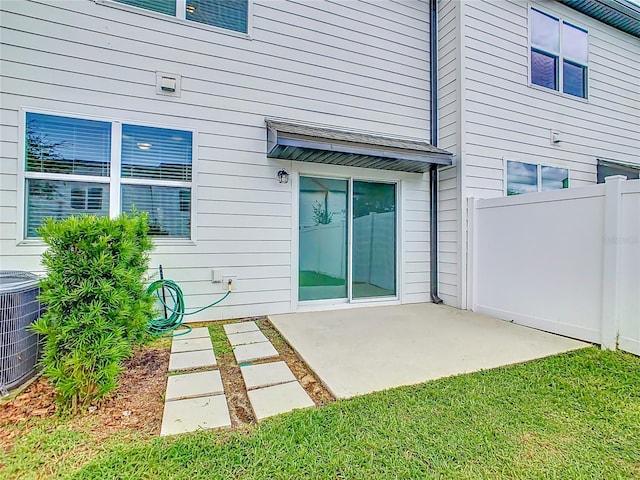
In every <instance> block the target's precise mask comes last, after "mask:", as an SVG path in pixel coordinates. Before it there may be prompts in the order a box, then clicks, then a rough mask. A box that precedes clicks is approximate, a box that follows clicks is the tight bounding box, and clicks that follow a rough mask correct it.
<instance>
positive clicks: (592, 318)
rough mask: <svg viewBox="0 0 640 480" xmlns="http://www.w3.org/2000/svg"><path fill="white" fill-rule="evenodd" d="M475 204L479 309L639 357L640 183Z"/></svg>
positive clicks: (473, 247) (475, 301)
mask: <svg viewBox="0 0 640 480" xmlns="http://www.w3.org/2000/svg"><path fill="white" fill-rule="evenodd" d="M468 208H469V278H468V282H469V285H468V288H469V292H470V299H471V305H472V310H474V311H476V312H479V313H484V314H487V315H491V316H494V317H497V318H501V319H504V320H509V321H513V322H515V323H519V324H521V325H527V326H530V327H534V328H538V329H540V330H545V331H548V332H553V333H558V334H561V335H566V336H569V337H573V338H578V339H581V340H585V341H589V342H594V343H599V344H601V345H602V346H603V348H610V349H615V348H621V349H623V350H626V351H629V352H632V353H634V354H636V355H640V180H631V181H626V180H624V177H609V178H607V179H606V183H605V184H601V185H593V186H589V187H583V188H573V189H565V190H556V191H549V192H540V193H532V194H527V195H517V196H510V197H503V198H493V199H481V200H480V199H474V198H470V199H469V203H468Z"/></svg>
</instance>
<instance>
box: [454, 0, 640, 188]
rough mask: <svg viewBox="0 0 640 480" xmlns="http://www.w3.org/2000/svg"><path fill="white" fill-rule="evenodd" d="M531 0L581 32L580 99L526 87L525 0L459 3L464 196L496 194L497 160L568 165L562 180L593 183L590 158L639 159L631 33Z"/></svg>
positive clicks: (637, 83) (636, 54)
mask: <svg viewBox="0 0 640 480" xmlns="http://www.w3.org/2000/svg"><path fill="white" fill-rule="evenodd" d="M530 4H531V5H532V6H535V7H536V8H539V9H541V10H543V11H545V12H547V13H549V14H551V15H555V16H558V17H560V18H563V19H567V20H569V21H571V22H572V23H574V24H575V25H577V26H580V27H582V28H585V29H587V30H588V32H589V81H588V85H589V90H588V97H589V98H588V99H587V100H582V99H578V98H575V97H571V96H569V95H564V94H559V93H557V92H554V91H552V90H548V89H545V88H537V87H532V86H529V80H528V69H529V50H528V15H529V13H528V9H529V4H528V3H527V2H524V1H520V0H500V1H488V0H476V1H471V2H466V3H465V6H464V10H463V11H464V21H463V22H464V40H463V44H464V59H463V62H464V63H465V84H464V93H463V94H464V98H465V115H466V121H465V128H466V133H465V146H464V149H465V157H464V163H465V182H466V185H467V187H466V190H465V196H476V197H494V196H501V195H503V192H504V185H503V181H504V174H503V159H504V158H508V159H512V160H519V161H525V162H531V163H543V164H544V163H546V164H551V165H556V166H561V167H567V168H569V170H570V174H569V175H570V186H581V185H588V184H591V183H595V182H596V165H597V158H608V159H612V160H618V161H623V162H632V163H638V164H640V157H639V153H638V152H639V151H640V80H639V79H640V39H637V38H635V37H632V36H631V35H628V34H625V33H623V32H620V31H618V30H616V29H614V28H612V27H609V26H607V25H605V24H603V23H600V22H598V21H596V20H594V19H592V18H590V17H587V16H585V15H582V14H580V13H578V12H576V11H574V10H572V9H570V8H568V7H565V6H564V5H562V4H560V3H558V2H551V1H535V2H531V3H530ZM551 129H555V130H559V131H560V132H561V138H562V141H561V142H560V143H559V144H557V145H552V144H551V142H550V130H551Z"/></svg>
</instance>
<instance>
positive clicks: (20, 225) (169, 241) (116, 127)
mask: <svg viewBox="0 0 640 480" xmlns="http://www.w3.org/2000/svg"><path fill="white" fill-rule="evenodd" d="M27 113H37V114H44V115H58V116H62V117H67V118H77V119H80V120H95V121H99V122H108V123H111V165H110V176H108V177H99V176H94V175H68V174H60V173H47V172H28V171H27V170H26V158H25V153H26V151H25V148H26V143H25V138H26V121H27ZM19 119H20V120H19V125H18V148H19V151H20V153H19V155H18V189H17V194H18V202H17V203H18V205H17V218H16V229H17V230H16V240H17V241H16V244H17V245H44V241H43V240H42V239H41V238H39V237H27V236H26V213H27V192H26V190H25V185H26V180H27V179H29V178H33V179H44V180H62V181H65V180H66V181H78V182H89V183H103V184H109V186H110V187H109V217H110V218H117V217H118V216H119V215H120V213H121V212H120V201H121V185H123V184H125V185H153V186H160V187H162V186H170V187H187V188H190V189H191V232H190V233H191V235H190V238H161V237H152V240H153V242H154V244H155V245H157V246H163V245H196V244H197V238H196V232H197V230H198V229H197V225H196V220H197V215H196V199H197V185H198V182H197V168H196V163H197V158H198V151H197V145H198V142H197V137H198V132H197V130H196V129H194V128H189V127H185V126H184V125H172V124H164V123H163V124H157V123H148V122H140V121H137V120H123V119H121V118H119V119H115V118H110V117H106V116H94V115H85V114H80V113H74V112H65V111H57V110H49V109H42V108H32V107H21V108H20V112H19ZM123 124H127V125H135V126H142V127H152V128H162V129H174V130H182V131H184V132H191V142H192V144H191V182H184V181H179V180H176V181H173V180H150V179H138V178H131V179H129V178H127V179H124V181H123V180H122V179H121V178H120V166H121V154H122V151H121V148H122V125H123Z"/></svg>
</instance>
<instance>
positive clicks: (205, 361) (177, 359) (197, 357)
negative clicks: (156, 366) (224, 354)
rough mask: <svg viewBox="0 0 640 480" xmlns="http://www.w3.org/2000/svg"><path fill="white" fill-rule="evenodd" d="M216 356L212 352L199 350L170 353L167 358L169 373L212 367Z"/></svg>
mask: <svg viewBox="0 0 640 480" xmlns="http://www.w3.org/2000/svg"><path fill="white" fill-rule="evenodd" d="M214 365H216V356H215V355H214V353H213V350H199V351H197V352H184V353H172V354H171V355H170V356H169V371H170V372H175V371H178V370H191V369H194V368H202V367H213V366H214Z"/></svg>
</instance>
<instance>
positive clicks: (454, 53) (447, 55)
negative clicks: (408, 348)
mask: <svg viewBox="0 0 640 480" xmlns="http://www.w3.org/2000/svg"><path fill="white" fill-rule="evenodd" d="M460 10H461V4H460V2H459V1H457V0H443V1H441V2H439V3H438V146H439V147H440V148H443V149H445V150H447V151H449V152H451V153H453V154H454V157H453V161H454V166H452V167H450V168H446V169H443V170H440V173H439V182H438V186H439V192H438V193H439V205H438V214H439V217H438V243H439V280H440V284H439V294H440V298H442V299H443V300H444V302H445V303H446V304H447V305H453V306H456V307H460V306H462V305H461V299H462V298H463V296H462V295H461V292H460V287H461V286H462V285H463V283H464V282H460V281H459V279H460V278H461V277H462V275H463V271H462V263H461V253H462V250H461V241H462V239H461V234H462V229H461V228H460V213H461V208H460V201H461V195H460V190H461V184H460V175H461V172H462V171H463V170H462V168H463V165H462V164H461V161H460V160H461V158H462V150H461V148H460V146H461V145H462V142H461V135H462V131H463V129H462V115H463V103H462V102H463V98H462V96H461V95H460V93H461V85H462V76H461V62H460V50H461V46H460V40H461V37H460Z"/></svg>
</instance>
